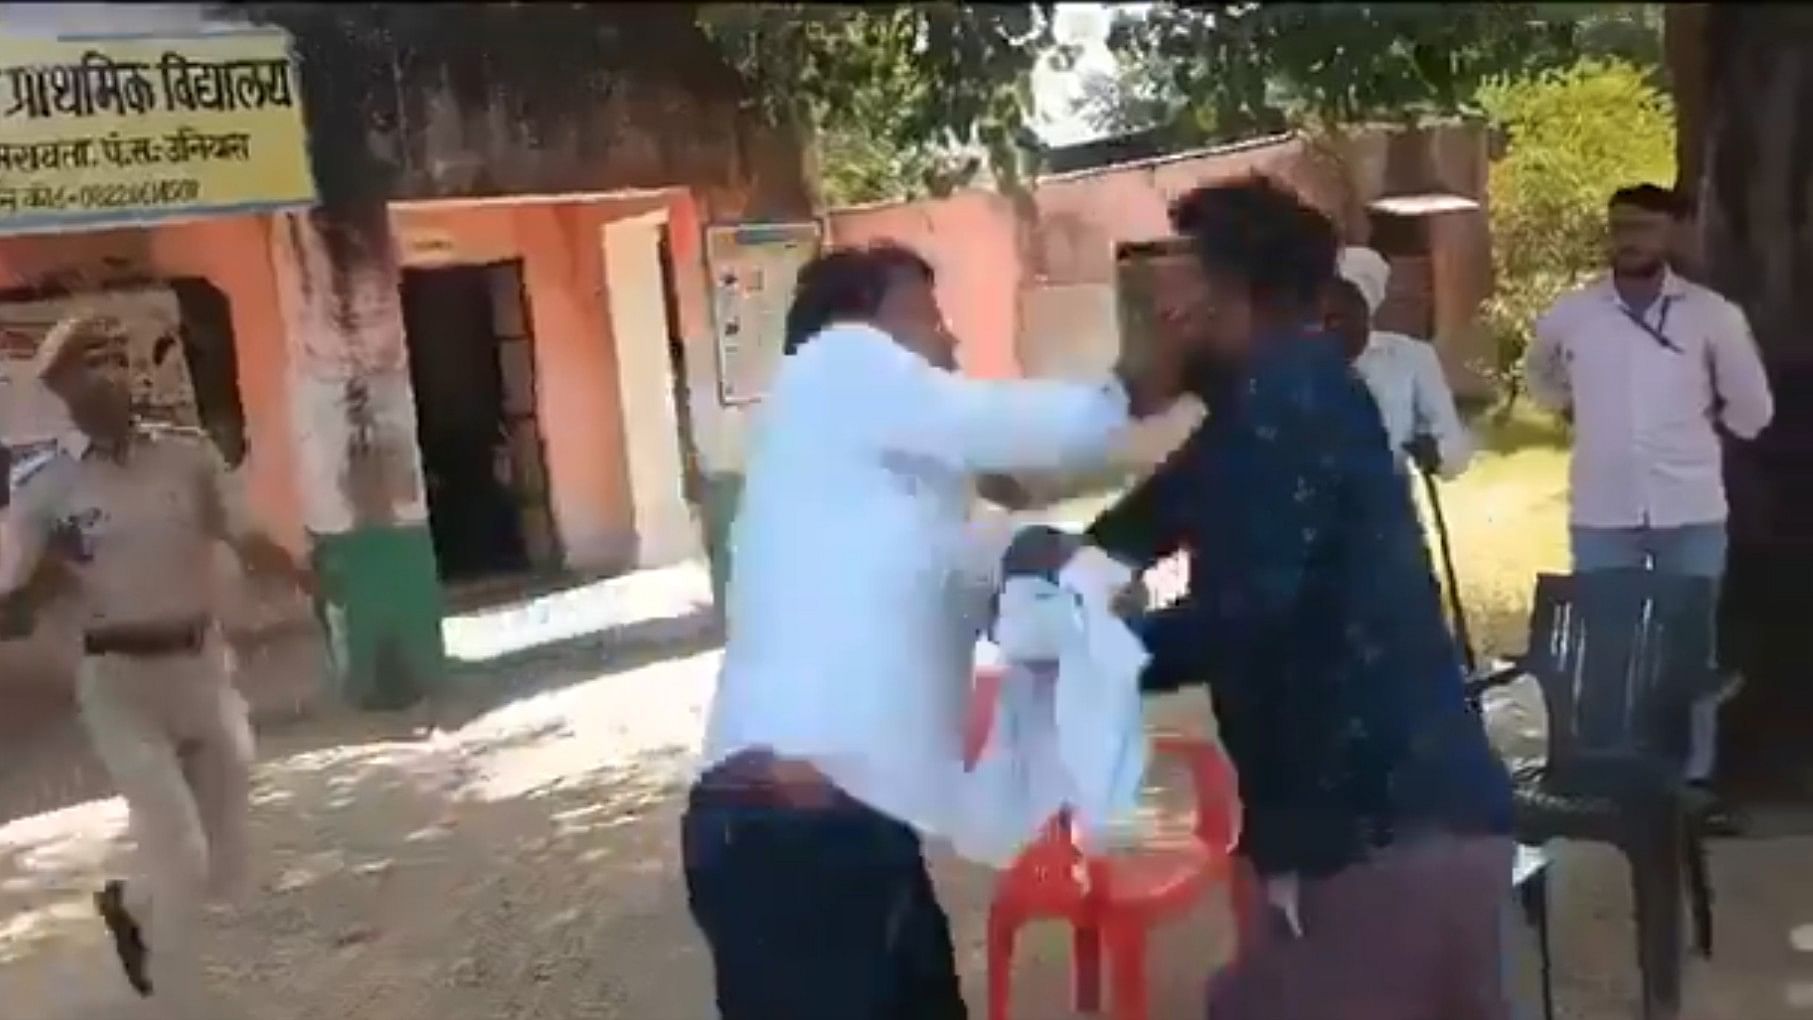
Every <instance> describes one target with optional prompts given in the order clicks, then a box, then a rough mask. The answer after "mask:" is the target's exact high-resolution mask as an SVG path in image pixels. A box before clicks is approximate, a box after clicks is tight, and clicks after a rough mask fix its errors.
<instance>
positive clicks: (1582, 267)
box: [1480, 58, 1675, 410]
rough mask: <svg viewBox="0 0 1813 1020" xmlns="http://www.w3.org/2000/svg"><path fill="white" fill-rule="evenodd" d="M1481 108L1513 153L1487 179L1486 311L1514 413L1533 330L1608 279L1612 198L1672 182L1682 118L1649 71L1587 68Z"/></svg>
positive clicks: (1506, 88) (1529, 85) (1497, 87)
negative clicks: (1566, 299) (1557, 307)
mask: <svg viewBox="0 0 1813 1020" xmlns="http://www.w3.org/2000/svg"><path fill="white" fill-rule="evenodd" d="M1480 98H1481V103H1482V105H1483V106H1484V107H1485V110H1486V112H1487V115H1488V116H1489V117H1490V118H1491V120H1492V122H1493V124H1494V125H1495V126H1496V127H1498V128H1499V129H1500V130H1502V131H1503V132H1504V134H1505V138H1506V141H1507V143H1508V144H1507V145H1506V148H1505V154H1504V155H1503V156H1502V157H1501V158H1499V159H1498V160H1497V161H1496V162H1494V163H1493V164H1492V171H1491V217H1492V262H1493V271H1494V275H1495V277H1496V293H1495V294H1494V296H1493V297H1492V299H1491V300H1490V301H1488V302H1487V305H1486V322H1487V325H1488V328H1489V329H1490V330H1491V332H1492V336H1493V340H1494V350H1495V352H1496V359H1497V360H1496V364H1495V365H1493V366H1491V367H1492V370H1493V374H1494V375H1496V376H1497V378H1498V380H1499V382H1500V384H1501V387H1502V392H1504V393H1505V394H1506V397H1507V399H1506V401H1505V404H1504V407H1505V409H1506V410H1508V409H1509V407H1510V405H1511V401H1512V400H1514V399H1515V397H1516V394H1517V392H1518V389H1519V376H1518V373H1517V366H1518V364H1519V363H1520V362H1521V360H1522V358H1523V352H1524V349H1525V347H1527V346H1528V344H1529V341H1530V328H1531V325H1532V323H1534V322H1535V320H1536V318H1537V317H1538V316H1540V315H1541V314H1542V313H1543V312H1544V311H1545V310H1547V308H1548V306H1549V305H1550V304H1552V303H1553V302H1554V301H1555V299H1556V298H1557V297H1559V296H1561V295H1562V294H1563V293H1565V292H1566V291H1568V290H1571V289H1573V288H1575V287H1578V286H1580V285H1581V284H1582V283H1583V282H1585V281H1586V280H1587V279H1589V278H1590V277H1593V276H1595V275H1597V274H1599V273H1600V272H1602V271H1603V269H1604V265H1605V229H1606V221H1605V203H1606V200H1607V199H1609V198H1610V197H1611V193H1612V191H1614V190H1615V189H1617V188H1618V187H1620V186H1622V185H1625V184H1632V183H1638V182H1643V181H1648V182H1653V183H1657V184H1664V185H1666V184H1667V183H1668V182H1669V181H1672V180H1673V179H1674V172H1675V114H1674V103H1673V102H1672V101H1671V100H1670V99H1669V97H1668V96H1667V95H1666V94H1665V93H1663V92H1662V91H1661V90H1660V89H1658V88H1657V87H1656V85H1655V84H1654V82H1653V81H1652V77H1651V75H1650V73H1649V72H1648V71H1647V70H1645V69H1641V68H1638V67H1636V66H1634V65H1632V64H1629V63H1625V62H1622V61H1601V60H1596V59H1590V58H1589V59H1586V60H1583V61H1581V62H1580V63H1578V64H1576V65H1574V66H1573V67H1571V68H1567V69H1565V70H1561V71H1555V72H1550V73H1546V74H1542V75H1539V76H1535V77H1530V78H1521V79H1511V80H1506V81H1502V82H1498V83H1495V84H1490V85H1488V86H1487V87H1485V88H1484V89H1482V90H1481V93H1480Z"/></svg>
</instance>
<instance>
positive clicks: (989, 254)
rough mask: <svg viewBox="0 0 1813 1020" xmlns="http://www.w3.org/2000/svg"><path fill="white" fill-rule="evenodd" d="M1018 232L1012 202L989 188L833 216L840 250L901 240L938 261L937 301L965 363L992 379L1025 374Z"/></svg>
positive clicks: (834, 236)
mask: <svg viewBox="0 0 1813 1020" xmlns="http://www.w3.org/2000/svg"><path fill="white" fill-rule="evenodd" d="M1018 229H1019V228H1018V220H1017V218H1016V217H1015V216H1014V210H1013V205H1012V203H1010V202H1009V201H1008V200H1007V199H1005V198H1003V197H1001V196H1000V195H996V194H993V193H990V192H982V191H969V192H964V193H962V194H959V195H953V196H951V197H950V198H944V199H933V200H927V201H921V202H902V203H894V204H889V205H878V206H865V207H859V208H854V209H835V210H832V212H831V214H830V240H831V243H832V244H834V245H839V246H844V245H858V244H867V243H870V242H874V241H897V242H899V243H901V244H905V245H907V246H909V247H911V248H913V249H914V250H915V251H918V252H919V253H920V254H922V255H924V256H925V257H926V258H927V260H929V261H930V262H931V263H932V268H933V270H934V271H935V272H936V273H937V274H938V303H939V305H941V306H942V307H943V309H944V315H945V318H946V319H947V320H948V321H949V322H950V325H951V329H952V330H953V331H954V332H955V333H956V334H957V337H958V340H959V346H958V349H957V360H958V362H959V363H960V364H961V365H962V366H963V369H964V371H965V372H966V373H969V374H971V375H978V376H983V377H992V378H1008V377H1012V376H1016V375H1019V374H1020V362H1019V358H1018V356H1017V355H1016V353H1015V352H1016V343H1015V338H1016V336H1017V335H1018V329H1019V321H1020V311H1019V300H1020V287H1021V284H1022V274H1023V272H1024V267H1023V264H1022V260H1021V258H1020V257H1019V243H1018V239H1017V232H1018Z"/></svg>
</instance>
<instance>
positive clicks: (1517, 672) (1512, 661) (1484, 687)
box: [1461, 655, 1529, 701]
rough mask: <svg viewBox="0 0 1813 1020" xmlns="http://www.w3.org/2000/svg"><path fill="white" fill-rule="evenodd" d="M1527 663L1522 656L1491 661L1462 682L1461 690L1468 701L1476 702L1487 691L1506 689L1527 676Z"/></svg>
mask: <svg viewBox="0 0 1813 1020" xmlns="http://www.w3.org/2000/svg"><path fill="white" fill-rule="evenodd" d="M1527 661H1528V660H1527V658H1526V657H1525V656H1522V655H1519V656H1515V657H1513V658H1509V659H1496V660H1493V661H1492V662H1491V663H1490V664H1488V665H1487V666H1486V667H1485V668H1484V669H1481V670H1479V671H1478V672H1476V673H1474V674H1473V675H1472V676H1470V677H1468V678H1467V679H1466V680H1464V681H1462V683H1461V689H1462V690H1464V691H1465V692H1466V695H1467V699H1468V700H1469V701H1478V700H1479V699H1480V697H1481V696H1482V695H1484V694H1485V693H1486V692H1487V691H1490V690H1493V689H1494V688H1498V687H1508V686H1510V685H1511V684H1513V683H1516V682H1517V681H1518V680H1521V679H1523V678H1524V677H1525V676H1528V675H1529V670H1528V669H1527V668H1526V666H1525V663H1526V662H1527Z"/></svg>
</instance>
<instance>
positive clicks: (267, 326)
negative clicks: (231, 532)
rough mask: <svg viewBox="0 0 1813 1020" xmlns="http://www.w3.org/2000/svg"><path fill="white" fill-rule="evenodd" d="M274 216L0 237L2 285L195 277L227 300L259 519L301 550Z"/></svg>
mask: <svg viewBox="0 0 1813 1020" xmlns="http://www.w3.org/2000/svg"><path fill="white" fill-rule="evenodd" d="M269 230H270V221H269V220H268V219H266V218H263V217H256V216H238V217H232V218H229V219H216V220H204V221H199V222H195V223H181V224H174V225H169V226H162V227H156V228H152V229H131V230H111V231H102V232H91V233H76V234H46V235H40V236H33V237H7V238H0V289H8V290H10V289H14V288H41V287H45V286H52V287H54V286H57V285H58V284H59V282H60V281H73V280H76V279H79V280H81V281H82V282H83V285H84V286H90V285H100V286H105V285H108V284H110V283H111V284H124V283H131V282H137V281H144V280H163V279H171V278H176V277H198V278H201V279H204V280H206V281H208V282H209V283H210V284H212V285H214V287H216V288H217V289H219V290H220V292H221V293H222V294H224V295H225V296H226V298H227V301H228V304H229V306H230V308H231V310H232V317H233V341H234V347H235V351H236V353H237V359H236V360H237V362H238V373H239V379H238V382H239V394H240V404H241V406H242V407H243V408H244V410H245V416H246V434H247V439H248V444H249V445H248V452H247V460H246V465H245V467H244V469H243V471H244V476H245V480H246V482H245V484H246V487H247V493H248V498H249V499H250V501H251V504H252V508H253V510H254V512H255V513H256V514H257V515H258V517H259V519H260V520H261V521H262V522H264V523H265V525H266V526H267V527H269V528H270V530H271V532H272V534H273V535H275V536H276V537H277V538H279V539H281V540H282V541H283V542H284V543H285V544H286V545H288V546H289V547H290V548H291V549H292V550H301V549H302V548H303V532H302V517H301V514H300V512H299V510H298V509H297V488H296V473H295V456H294V444H293V443H292V441H291V436H290V428H289V395H288V392H287V390H286V388H285V384H284V383H285V372H286V365H285V355H284V344H283V329H284V327H283V321H282V317H281V316H280V314H279V312H278V309H277V298H276V277H275V275H274V273H273V270H272V267H271V260H270V243H269Z"/></svg>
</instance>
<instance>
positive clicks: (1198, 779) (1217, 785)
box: [1152, 733, 1240, 853]
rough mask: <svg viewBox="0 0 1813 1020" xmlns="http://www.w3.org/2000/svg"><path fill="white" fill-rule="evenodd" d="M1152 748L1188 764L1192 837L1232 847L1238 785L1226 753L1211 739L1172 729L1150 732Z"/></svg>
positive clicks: (1225, 848)
mask: <svg viewBox="0 0 1813 1020" xmlns="http://www.w3.org/2000/svg"><path fill="white" fill-rule="evenodd" d="M1152 751H1153V753H1154V754H1157V755H1163V756H1166V757H1171V758H1176V759H1178V760H1180V761H1181V762H1183V763H1184V764H1185V765H1186V766H1188V767H1189V770H1190V781H1191V785H1193V786H1194V787H1195V790H1196V838H1198V839H1200V840H1202V842H1203V845H1204V846H1207V847H1208V848H1210V849H1211V850H1215V851H1218V852H1222V853H1227V852H1230V851H1232V850H1233V847H1234V844H1235V843H1236V842H1237V841H1238V840H1239V838H1240V792H1239V790H1240V787H1239V782H1238V779H1237V777H1236V776H1235V774H1234V766H1233V763H1231V762H1229V761H1228V758H1227V754H1226V753H1225V752H1223V751H1222V750H1221V748H1219V747H1217V746H1215V744H1214V743H1213V742H1211V741H1208V740H1203V739H1201V738H1198V737H1186V736H1183V735H1181V734H1176V733H1158V734H1154V735H1153V737H1152Z"/></svg>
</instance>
